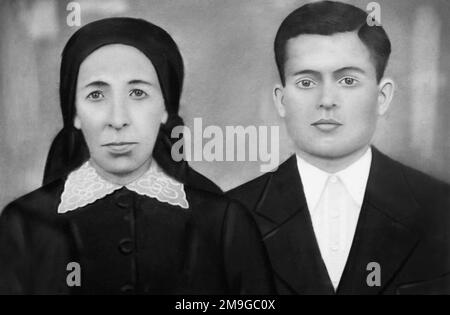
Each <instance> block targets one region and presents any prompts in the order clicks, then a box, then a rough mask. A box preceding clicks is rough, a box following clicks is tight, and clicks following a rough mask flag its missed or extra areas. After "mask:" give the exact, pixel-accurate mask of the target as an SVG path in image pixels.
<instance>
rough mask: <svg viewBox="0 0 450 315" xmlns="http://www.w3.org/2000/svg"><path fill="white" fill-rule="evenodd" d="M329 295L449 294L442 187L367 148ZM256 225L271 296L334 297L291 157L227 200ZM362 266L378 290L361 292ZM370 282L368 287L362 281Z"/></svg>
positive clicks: (447, 200) (447, 214) (446, 193)
mask: <svg viewBox="0 0 450 315" xmlns="http://www.w3.org/2000/svg"><path fill="white" fill-rule="evenodd" d="M372 150H373V151H372V152H373V158H372V165H371V168H370V174H369V179H368V183H367V188H366V193H365V196H364V201H363V205H362V208H361V213H360V217H359V220H358V224H357V228H356V232H355V236H354V240H353V243H352V247H351V250H350V254H349V258H348V260H347V264H346V266H345V269H344V272H343V275H342V278H341V281H340V284H339V287H338V289H337V294H442V293H443V294H450V187H449V185H447V184H445V183H442V182H439V181H437V180H435V179H433V178H431V177H429V176H427V175H425V174H422V173H420V172H418V171H416V170H414V169H411V168H409V167H406V166H404V165H402V164H400V163H398V162H396V161H394V160H392V159H390V158H389V157H387V156H385V155H383V154H382V153H380V152H379V151H378V150H376V149H375V148H373V149H372ZM227 195H228V196H229V197H231V198H234V199H236V200H239V201H241V202H242V203H244V205H246V206H247V207H248V208H249V209H251V210H252V213H253V215H254V217H255V219H256V221H257V224H258V226H259V229H260V232H261V234H262V238H263V240H264V243H265V245H266V248H267V251H268V255H269V259H270V261H271V263H272V265H273V273H274V277H275V282H276V288H277V292H278V293H279V294H334V293H335V292H334V288H333V286H332V284H331V281H330V279H329V277H328V273H327V271H326V267H325V264H324V262H323V260H322V258H321V255H320V250H319V247H318V245H317V241H316V239H315V235H314V231H313V227H312V223H311V218H310V214H309V211H308V207H307V203H306V198H305V195H304V191H303V186H302V182H301V178H300V175H299V172H298V168H297V161H296V157H295V155H294V156H292V157H291V158H289V159H288V160H287V161H286V162H284V163H283V164H281V165H280V166H279V168H278V170H277V171H275V172H272V173H267V174H264V175H263V176H261V177H258V178H256V179H254V180H252V181H250V182H248V183H246V184H244V185H242V186H239V187H237V188H235V189H233V190H231V191H229V192H227ZM370 262H377V263H378V264H379V266H380V271H381V273H380V275H381V285H380V286H369V285H368V284H367V278H368V276H371V275H370V274H371V272H372V271H373V270H374V269H370V268H369V270H368V268H367V267H368V264H369V263H370ZM369 278H370V279H373V278H371V277H369Z"/></svg>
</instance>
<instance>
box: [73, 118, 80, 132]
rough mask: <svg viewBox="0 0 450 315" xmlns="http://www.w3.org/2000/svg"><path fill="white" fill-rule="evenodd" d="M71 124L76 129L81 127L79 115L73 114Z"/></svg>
mask: <svg viewBox="0 0 450 315" xmlns="http://www.w3.org/2000/svg"><path fill="white" fill-rule="evenodd" d="M73 125H74V126H75V128H76V129H78V130H80V129H81V120H80V117H78V115H75V118H74V119H73Z"/></svg>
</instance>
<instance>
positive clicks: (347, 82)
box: [339, 77, 358, 86]
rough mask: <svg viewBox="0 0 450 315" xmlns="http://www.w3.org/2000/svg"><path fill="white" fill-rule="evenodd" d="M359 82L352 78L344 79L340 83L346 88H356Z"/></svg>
mask: <svg viewBox="0 0 450 315" xmlns="http://www.w3.org/2000/svg"><path fill="white" fill-rule="evenodd" d="M357 82H358V80H356V79H354V78H350V77H346V78H343V79H342V80H340V81H339V83H341V84H344V85H345V86H354V85H356V83H357Z"/></svg>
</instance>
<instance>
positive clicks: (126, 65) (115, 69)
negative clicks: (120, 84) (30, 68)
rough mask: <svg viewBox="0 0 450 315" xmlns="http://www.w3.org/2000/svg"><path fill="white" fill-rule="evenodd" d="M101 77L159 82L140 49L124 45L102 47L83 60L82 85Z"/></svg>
mask: <svg viewBox="0 0 450 315" xmlns="http://www.w3.org/2000/svg"><path fill="white" fill-rule="evenodd" d="M101 77H104V78H114V79H115V80H119V79H123V80H132V79H146V80H150V81H154V80H157V74H156V70H155V68H154V66H153V63H152V62H151V60H150V59H149V58H148V57H147V56H146V55H145V54H144V53H143V52H142V51H140V50H139V49H137V48H135V47H133V46H130V45H124V44H110V45H105V46H102V47H100V48H98V49H96V50H95V51H94V52H92V53H91V54H89V55H88V56H87V57H86V58H85V59H84V60H83V62H82V63H81V65H80V69H79V72H78V82H79V83H80V84H83V83H86V81H90V80H93V79H95V80H98V79H99V78H101Z"/></svg>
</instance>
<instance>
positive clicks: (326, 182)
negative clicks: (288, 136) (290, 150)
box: [297, 148, 372, 289]
mask: <svg viewBox="0 0 450 315" xmlns="http://www.w3.org/2000/svg"><path fill="white" fill-rule="evenodd" d="M371 162H372V150H371V149H370V148H369V149H368V150H367V151H366V152H365V153H364V155H363V156H362V157H361V158H359V159H358V160H357V161H355V162H354V163H353V164H351V165H350V166H348V167H347V168H346V169H344V170H341V171H339V172H337V173H334V174H330V173H327V172H325V171H322V170H321V169H319V168H317V167H315V166H313V165H311V164H310V163H308V162H306V161H305V160H303V159H302V158H300V157H299V156H298V155H297V166H298V170H299V173H300V177H301V179H302V183H303V190H304V192H305V197H306V202H307V204H308V209H309V212H310V215H311V220H312V225H313V228H314V233H315V236H316V240H317V243H318V245H319V248H320V253H321V255H322V259H323V261H324V262H325V265H326V267H327V271H328V275H329V277H330V279H331V282H332V283H333V286H334V288H335V289H337V287H338V285H339V281H340V279H341V276H342V272H343V271H344V267H345V264H346V262H347V258H348V255H349V252H350V248H351V245H352V242H353V237H354V234H355V230H356V225H357V223H358V218H359V213H360V211H361V206H362V203H363V199H364V194H365V191H366V186H367V180H368V178H369V171H370V165H371Z"/></svg>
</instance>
